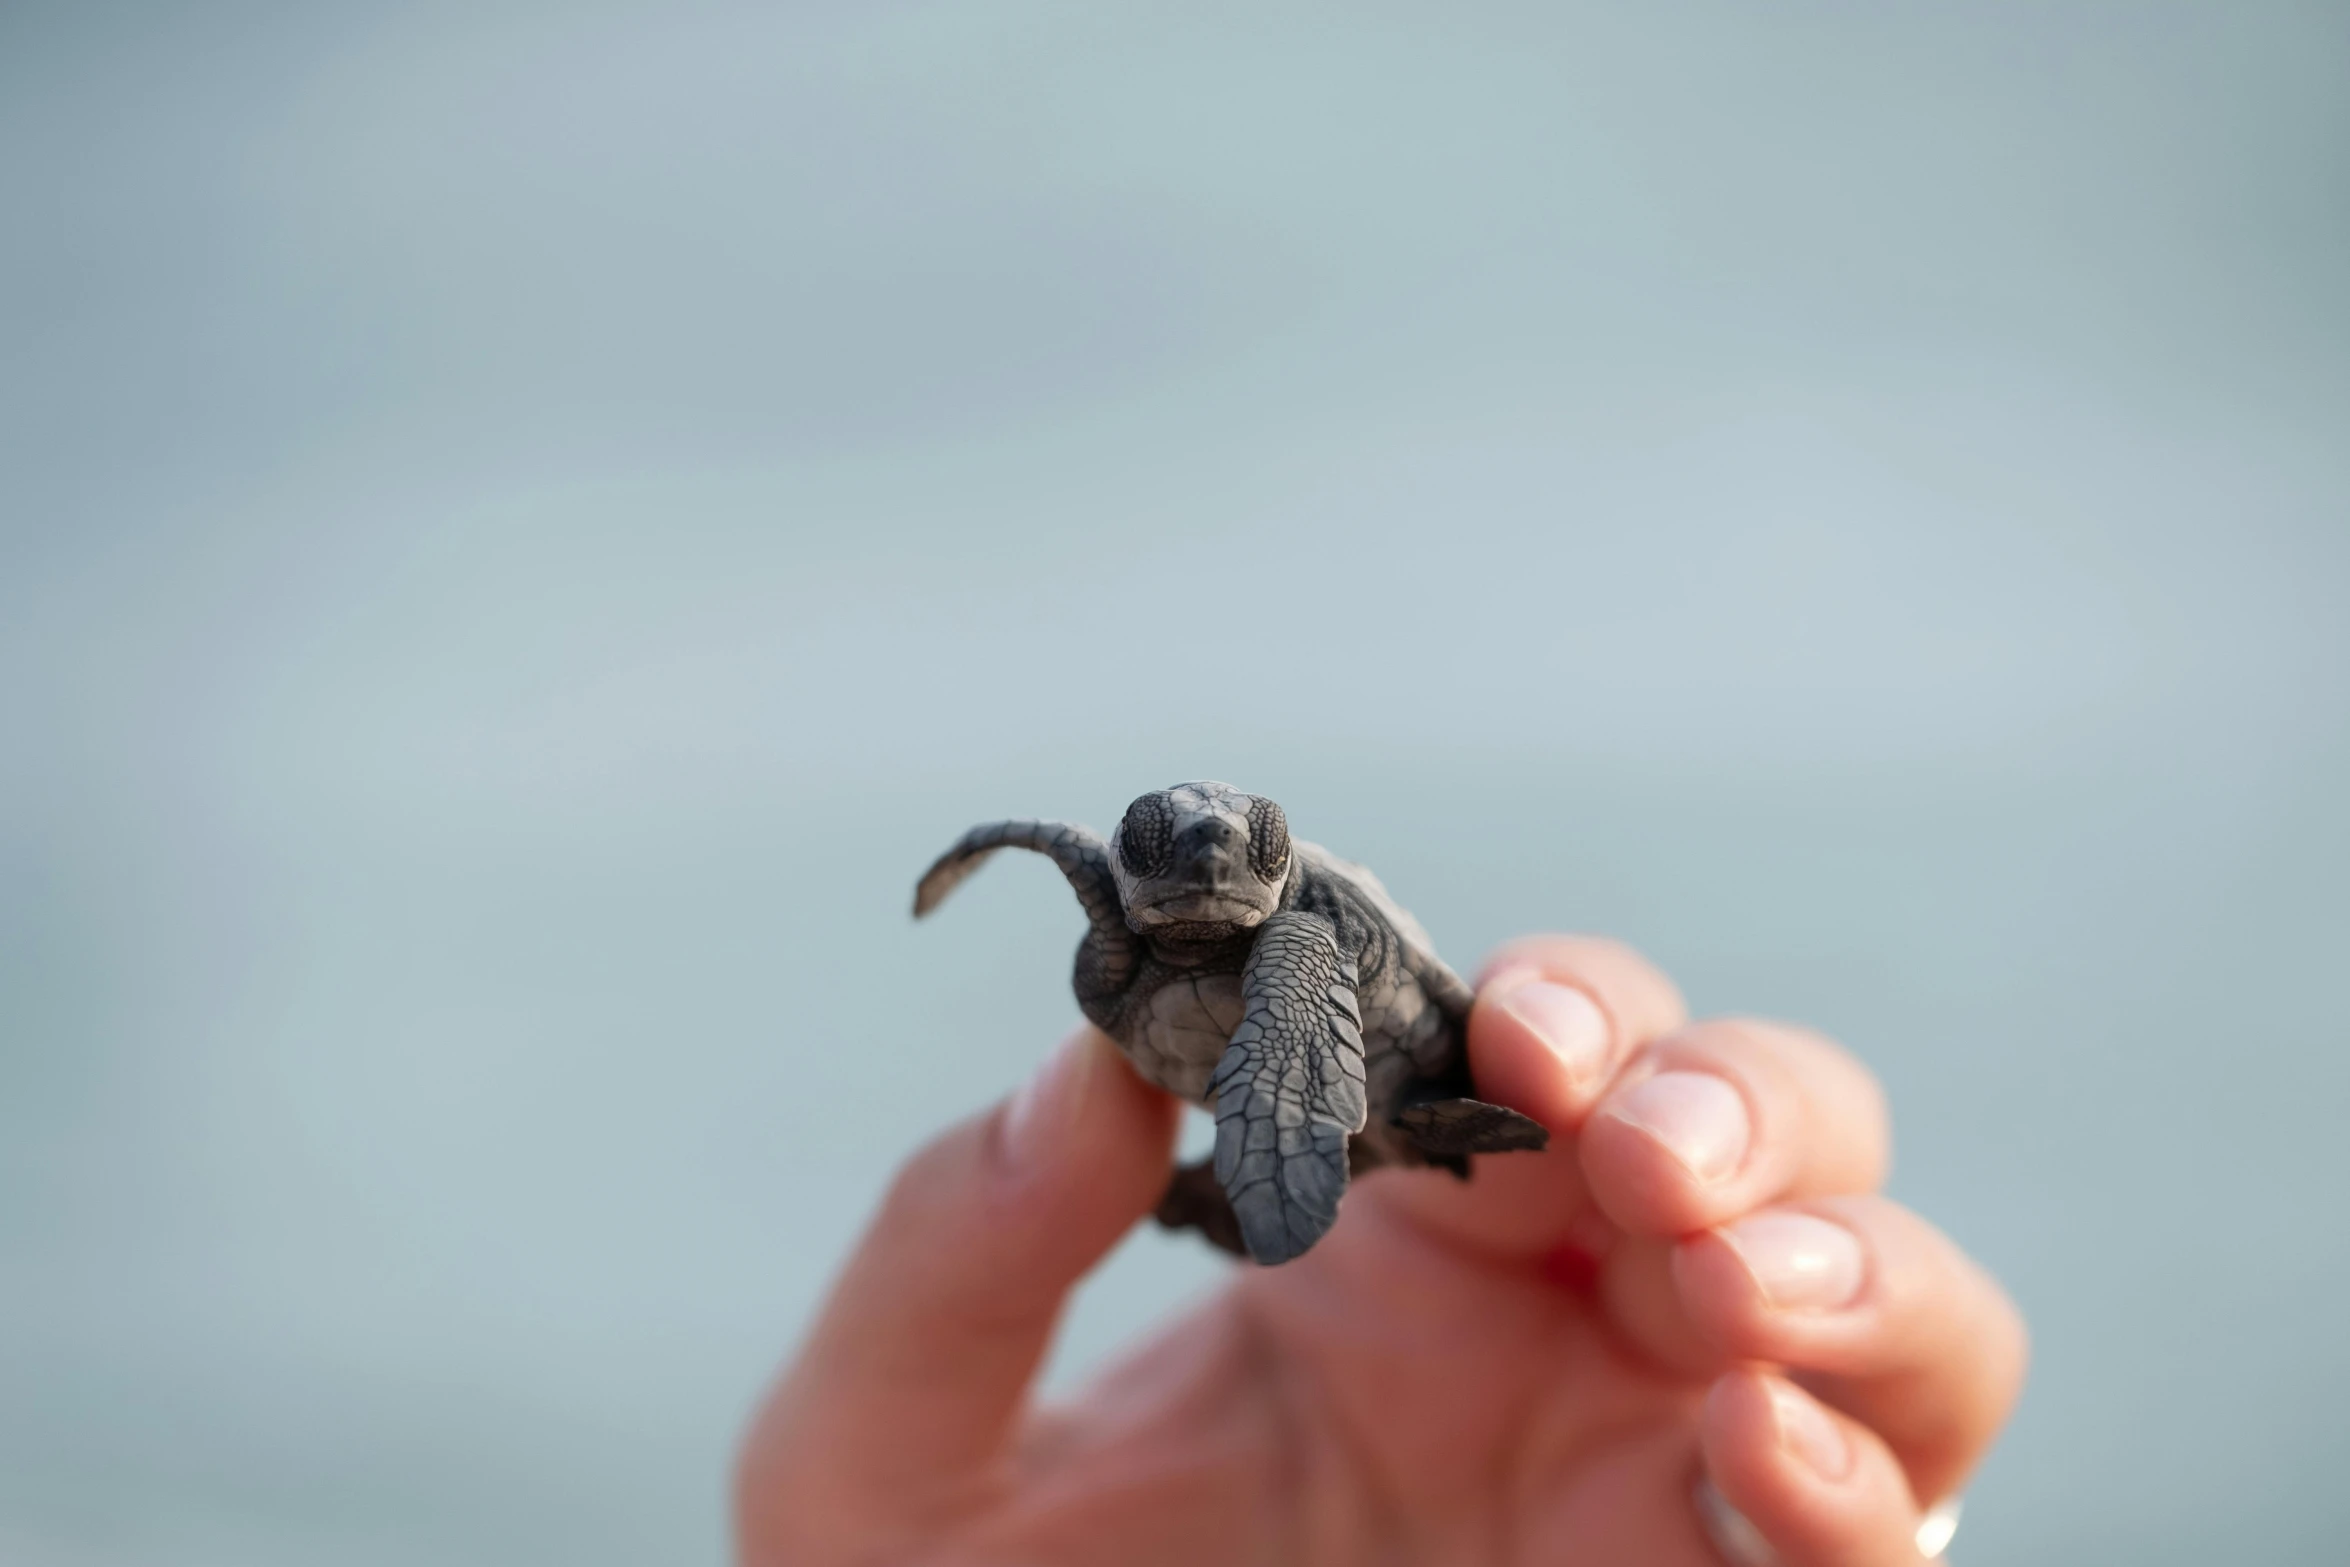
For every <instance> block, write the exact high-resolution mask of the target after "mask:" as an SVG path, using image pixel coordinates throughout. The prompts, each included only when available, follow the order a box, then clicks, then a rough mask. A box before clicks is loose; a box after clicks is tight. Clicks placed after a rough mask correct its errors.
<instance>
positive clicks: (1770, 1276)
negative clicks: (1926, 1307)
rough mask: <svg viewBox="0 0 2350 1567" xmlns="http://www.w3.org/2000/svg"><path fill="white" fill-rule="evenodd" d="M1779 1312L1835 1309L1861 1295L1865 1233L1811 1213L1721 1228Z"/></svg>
mask: <svg viewBox="0 0 2350 1567" xmlns="http://www.w3.org/2000/svg"><path fill="white" fill-rule="evenodd" d="M1717 1233H1718V1234H1719V1235H1720V1236H1721V1237H1722V1239H1723V1240H1725V1241H1727V1242H1728V1243H1729V1246H1730V1249H1731V1250H1732V1251H1734V1252H1736V1253H1737V1254H1738V1260H1739V1261H1740V1262H1743V1263H1745V1264H1746V1271H1747V1272H1748V1273H1750V1274H1752V1275H1753V1276H1754V1282H1755V1285H1756V1287H1757V1288H1759V1289H1760V1290H1761V1291H1762V1293H1763V1299H1764V1300H1765V1301H1767V1302H1769V1304H1770V1307H1771V1309H1772V1310H1774V1311H1833V1310H1835V1309H1837V1308H1838V1307H1840V1306H1849V1305H1851V1304H1852V1302H1853V1301H1854V1299H1855V1298H1857V1297H1858V1296H1859V1294H1860V1287H1861V1282H1862V1280H1863V1279H1864V1278H1865V1277H1866V1276H1867V1273H1868V1259H1867V1257H1865V1256H1864V1255H1863V1254H1862V1252H1861V1249H1860V1237H1859V1236H1857V1235H1855V1234H1853V1233H1852V1232H1851V1231H1850V1230H1848V1229H1846V1228H1845V1227H1844V1226H1843V1225H1841V1224H1837V1223H1834V1222H1832V1221H1830V1220H1827V1219H1819V1218H1814V1217H1813V1216H1812V1215H1810V1214H1808V1213H1758V1214H1755V1215H1754V1216H1753V1217H1751V1218H1746V1219H1741V1220H1739V1221H1738V1222H1737V1223H1736V1224H1733V1225H1730V1226H1728V1227H1727V1228H1725V1229H1722V1230H1720V1231H1718V1232H1717Z"/></svg>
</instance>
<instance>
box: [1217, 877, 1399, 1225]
mask: <svg viewBox="0 0 2350 1567" xmlns="http://www.w3.org/2000/svg"><path fill="white" fill-rule="evenodd" d="M1356 982H1357V975H1356V972H1355V966H1354V964H1353V963H1352V962H1351V961H1349V960H1348V958H1347V957H1346V955H1345V954H1344V953H1343V952H1341V951H1340V950H1339V945H1338V934H1337V931H1336V930H1335V929H1334V928H1333V927H1332V926H1331V924H1330V922H1329V921H1327V920H1324V919H1322V918H1320V917H1319V916H1317V915H1312V914H1299V913H1290V914H1276V915H1275V916H1273V918H1271V919H1269V920H1267V921H1266V922H1265V923H1264V925H1263V926H1262V927H1260V928H1259V930H1258V932H1257V939H1256V943H1255V945H1254V946H1253V947H1251V948H1250V950H1249V956H1248V963H1247V966H1246V967H1244V968H1243V969H1242V970H1241V976H1240V985H1241V1000H1242V1004H1243V1007H1244V1009H1245V1010H1244V1012H1243V1014H1242V1016H1241V1020H1240V1027H1239V1028H1238V1029H1237V1030H1235V1031H1234V1032H1233V1035H1232V1043H1231V1045H1230V1046H1229V1047H1227V1048H1226V1050H1225V1052H1224V1057H1223V1059H1222V1060H1221V1061H1219V1062H1218V1063H1217V1064H1216V1073H1215V1076H1214V1077H1213V1078H1211V1079H1210V1080H1209V1084H1208V1087H1209V1091H1210V1092H1211V1093H1212V1094H1213V1095H1214V1097H1215V1102H1216V1161H1215V1168H1216V1179H1217V1180H1218V1181H1219V1182H1220V1183H1222V1185H1223V1187H1224V1191H1225V1194H1226V1195H1227V1196H1228V1197H1229V1198H1230V1199H1231V1201H1232V1211H1233V1213H1234V1214H1235V1215H1236V1216H1237V1217H1238V1218H1239V1220H1240V1233H1241V1237H1242V1239H1243V1240H1244V1241H1245V1242H1246V1244H1247V1246H1248V1252H1249V1255H1250V1256H1252V1257H1254V1258H1255V1259H1256V1260H1257V1261H1258V1262H1260V1263H1265V1264H1272V1263H1279V1262H1287V1261H1289V1259H1290V1258H1292V1257H1295V1256H1297V1255H1298V1254H1300V1253H1301V1252H1303V1251H1304V1250H1305V1249H1306V1248H1307V1247H1309V1246H1311V1245H1313V1244H1314V1242H1316V1241H1318V1240H1320V1239H1321V1238H1322V1236H1323V1234H1324V1233H1325V1232H1327V1231H1328V1230H1329V1228H1330V1226H1331V1225H1332V1224H1334V1223H1336V1222H1337V1219H1338V1200H1339V1198H1341V1197H1342V1196H1344V1195H1345V1194H1346V1170H1347V1159H1346V1147H1347V1139H1348V1138H1349V1137H1351V1136H1352V1135H1353V1134H1354V1133H1356V1132H1359V1131H1361V1130H1362V1129H1363V1123H1364V1120H1365V1118H1366V1113H1367V1109H1368V1100H1367V1098H1366V1095H1365V1092H1364V1084H1363V1035H1362V1012H1361V1009H1360V1007H1359V1006H1358V1004H1357V1002H1356V1000H1355V985H1356Z"/></svg>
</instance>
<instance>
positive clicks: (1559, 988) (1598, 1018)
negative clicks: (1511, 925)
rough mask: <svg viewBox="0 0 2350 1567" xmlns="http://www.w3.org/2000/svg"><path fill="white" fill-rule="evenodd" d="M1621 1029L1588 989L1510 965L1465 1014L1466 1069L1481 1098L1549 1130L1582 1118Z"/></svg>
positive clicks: (1617, 1050) (1616, 1049)
mask: <svg viewBox="0 0 2350 1567" xmlns="http://www.w3.org/2000/svg"><path fill="white" fill-rule="evenodd" d="M1621 1041H1622V1034H1621V1031H1620V1030H1619V1029H1618V1028H1617V1027H1616V1023H1615V1020H1614V1019H1613V1018H1612V1017H1610V1016H1609V1015H1608V1011H1607V1009H1606V1008H1605V1007H1604V1006H1602V1005H1601V1004H1600V1003H1599V1001H1598V1000H1597V999H1596V998H1595V997H1594V996H1593V995H1592V994H1591V992H1590V991H1588V990H1587V989H1584V988H1583V987H1581V986H1579V985H1577V984H1574V983H1572V982H1571V981H1564V980H1559V979H1554V978H1551V977H1550V976H1548V975H1545V974H1543V973H1542V972H1541V971H1539V970H1536V969H1524V968H1521V969H1511V970H1508V971H1505V972H1504V973H1502V974H1501V975H1499V976H1497V977H1496V978H1495V979H1494V980H1493V981H1492V982H1491V983H1489V984H1488V985H1487V986H1486V988H1485V989H1483V990H1482V991H1480V992H1479V993H1478V996H1477V1004H1476V1006H1475V1007H1474V1008H1472V1009H1471V1011H1470V1013H1469V1028H1468V1050H1469V1070H1470V1072H1471V1074H1472V1075H1473V1076H1474V1077H1475V1079H1476V1082H1477V1090H1478V1093H1479V1095H1480V1096H1481V1097H1484V1098H1487V1099H1490V1100H1492V1101H1493V1102H1494V1103H1496V1104H1504V1105H1508V1106H1509V1107H1510V1108H1511V1109H1513V1110H1518V1111H1521V1112H1523V1113H1524V1114H1526V1115H1530V1116H1532V1117H1533V1118H1534V1119H1535V1120H1537V1121H1540V1122H1541V1123H1542V1124H1543V1125H1544V1126H1546V1127H1548V1128H1550V1130H1551V1131H1552V1132H1554V1133H1564V1132H1571V1131H1573V1130H1574V1129H1575V1128H1576V1127H1578V1126H1580V1125H1582V1124H1583V1120H1584V1118H1585V1117H1586V1116H1588V1115H1589V1114H1590V1113H1591V1107H1592V1105H1593V1104H1594V1103H1596V1102H1597V1101H1598V1098H1599V1096H1600V1094H1601V1092H1602V1091H1603V1090H1604V1089H1605V1088H1606V1086H1607V1080H1608V1076H1609V1074H1610V1073H1611V1072H1612V1071H1613V1070H1614V1067H1615V1064H1616V1062H1617V1060H1618V1059H1619V1058H1620V1056H1621V1054H1622V1049H1621Z"/></svg>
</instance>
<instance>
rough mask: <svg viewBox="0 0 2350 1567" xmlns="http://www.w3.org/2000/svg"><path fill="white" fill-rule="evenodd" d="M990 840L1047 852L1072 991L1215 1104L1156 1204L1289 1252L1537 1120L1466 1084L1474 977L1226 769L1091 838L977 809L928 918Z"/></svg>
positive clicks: (1184, 1218)
mask: <svg viewBox="0 0 2350 1567" xmlns="http://www.w3.org/2000/svg"><path fill="white" fill-rule="evenodd" d="M998 849H1033V850H1034V851H1036V852H1037V853H1039V854H1045V855H1050V856H1051V857H1052V861H1053V863H1054V864H1056V865H1058V866H1059V867H1060V868H1061V874H1062V875H1064V876H1066V877H1067V878H1068V879H1069V884H1070V886H1072V887H1074V888H1075V889H1076V890H1077V901H1078V902H1079V903H1080V904H1082V905H1084V908H1085V917H1086V921H1087V924H1088V926H1089V928H1088V929H1087V931H1086V933H1085V939H1084V940H1083V941H1081V942H1079V943H1078V946H1077V972H1076V976H1075V979H1076V988H1077V1004H1078V1006H1079V1007H1081V1008H1082V1009H1083V1010H1084V1012H1085V1015H1086V1016H1087V1017H1088V1018H1091V1019H1092V1020H1093V1021H1094V1023H1095V1024H1096V1025H1097V1026H1099V1027H1100V1028H1101V1030H1102V1031H1103V1032H1104V1033H1106V1034H1108V1035H1109V1036H1110V1037H1111V1038H1112V1039H1114V1040H1116V1041H1117V1043H1118V1048H1119V1049H1121V1050H1123V1051H1124V1052H1125V1054H1126V1058H1127V1059H1128V1060H1129V1061H1131V1062H1133V1063H1134V1066H1135V1069H1136V1070H1137V1071H1139V1072H1140V1073H1141V1074H1142V1075H1143V1077H1144V1078H1145V1079H1147V1080H1148V1081H1150V1082H1152V1083H1154V1084H1156V1085H1157V1086H1159V1087H1160V1088H1163V1089H1165V1090H1166V1091H1167V1092H1169V1093H1171V1094H1173V1095H1175V1096H1176V1097H1177V1098H1179V1099H1183V1100H1187V1101H1189V1102H1191V1103H1193V1104H1198V1105H1203V1106H1205V1107H1207V1108H1208V1109H1209V1110H1211V1111H1213V1112H1214V1114H1215V1117H1216V1152H1215V1157H1214V1158H1212V1159H1208V1160H1203V1161H1201V1162H1200V1163H1198V1164H1194V1165H1185V1166H1183V1167H1181V1168H1179V1169H1177V1170H1176V1171H1175V1173H1174V1177H1173V1179H1172V1180H1171V1181H1170V1182H1169V1184H1168V1187H1167V1194H1166V1196H1165V1197H1163V1198H1161V1199H1160V1202H1159V1206H1158V1213H1157V1217H1158V1220H1159V1222H1160V1223H1161V1224H1164V1225H1167V1226H1168V1227H1170V1228H1173V1229H1182V1228H1185V1227H1194V1228H1197V1229H1198V1230H1199V1231H1200V1232H1201V1233H1202V1234H1204V1235H1205V1236H1207V1238H1208V1239H1209V1240H1211V1241H1213V1242H1215V1243H1216V1244H1217V1245H1219V1246H1222V1247H1224V1248H1225V1249H1226V1250H1228V1251H1234V1252H1245V1253H1246V1254H1247V1255H1248V1256H1250V1257H1253V1258H1255V1259H1256V1260H1257V1261H1258V1262H1260V1263H1278V1262H1287V1261H1289V1260H1290V1259H1291V1258H1293V1257H1296V1256H1298V1255H1300V1254H1302V1253H1303V1252H1304V1251H1305V1250H1306V1249H1307V1248H1308V1247H1310V1246H1312V1245H1313V1244H1314V1242H1316V1241H1318V1240H1320V1239H1321V1238H1322V1236H1323V1235H1324V1234H1325V1233H1327V1232H1328V1230H1329V1228H1330V1226H1331V1225H1332V1224H1333V1223H1335V1222H1336V1220H1337V1218H1338V1203H1339V1199H1340V1198H1341V1197H1342V1196H1344V1195H1345V1193H1346V1183H1347V1178H1348V1176H1349V1175H1350V1174H1360V1173H1361V1172H1363V1171H1365V1170H1370V1169H1376V1168H1378V1167H1379V1166H1382V1165H1431V1164H1432V1165H1439V1166H1442V1167H1443V1168H1445V1169H1448V1170H1450V1171H1452V1172H1453V1173H1454V1174H1455V1175H1459V1176H1463V1177H1465V1176H1466V1175H1467V1174H1468V1173H1469V1155H1471V1154H1477V1153H1501V1152H1506V1151H1509V1150H1512V1149H1521V1148H1540V1147H1542V1146H1543V1145H1544V1143H1545V1142H1547V1141H1548V1134H1547V1133H1546V1132H1544V1130H1543V1129H1542V1127H1541V1126H1540V1125H1539V1124H1538V1123H1536V1122H1535V1121H1532V1120H1530V1119H1528V1118H1527V1117H1525V1116H1523V1115H1520V1114H1519V1113H1518V1112H1517V1111H1515V1110H1508V1109H1504V1108H1503V1107H1502V1106H1500V1105H1493V1104H1486V1103H1484V1102H1483V1101H1482V1100H1479V1099H1478V1098H1476V1097H1475V1088H1474V1085H1472V1084H1471V1082H1470V1081H1469V1067H1468V1057H1467V1054H1466V1051H1465V1048H1464V1044H1463V1026H1464V1024H1465V1023H1466V1021H1467V1019H1468V1014H1469V1002H1470V999H1471V995H1470V990H1469V987H1468V986H1467V985H1466V984H1464V983H1463V982H1462V980H1461V977H1460V976H1459V975H1457V974H1455V973H1454V972H1453V971H1452V970H1451V969H1449V968H1447V967H1445V966H1444V962H1443V960H1442V959H1440V958H1438V957H1437V956H1436V951H1435V948H1434V947H1432V946H1431V945H1430V944H1429V941H1428V936H1427V933H1426V932H1425V931H1423V930H1421V929H1420V925H1419V922H1418V921H1417V920H1415V919H1413V918H1412V917H1411V916H1410V915H1409V914H1407V913H1405V912H1404V911H1403V910H1402V909H1401V908H1399V907H1397V906H1396V903H1395V900H1394V899H1392V898H1390V897H1389V896H1388V895H1387V889H1386V888H1384V887H1382V886H1380V885H1379V879H1378V878H1377V877H1375V876H1373V875H1372V874H1371V873H1370V872H1369V871H1367V870H1365V869H1363V868H1362V867H1361V866H1359V865H1350V864H1348V863H1347V862H1346V861H1344V860H1342V859H1339V858H1338V857H1337V856H1336V855H1333V854H1331V853H1330V852H1329V851H1327V850H1325V849H1321V848H1318V847H1316V846H1315V845H1313V844H1310V843H1305V842H1302V841H1300V840H1297V839H1293V838H1291V837H1290V836H1289V824H1288V821H1287V819H1286V818H1284V817H1283V815H1282V813H1281V807H1280V806H1278V805H1275V804H1274V803H1273V802H1272V801H1271V800H1268V799H1266V798H1265V797H1264V796H1262V795H1255V794H1244V793H1242V792H1241V791H1240V790H1238V789H1235V788H1233V787H1232V786H1231V785H1230V784H1220V783H1186V784H1177V785H1175V786H1174V787H1173V788H1171V789H1159V790H1154V791H1153V792H1151V793H1149V794H1146V795H1144V796H1142V797H1141V798H1140V799H1138V800H1136V801H1135V802H1134V803H1133V804H1132V805H1130V806H1128V807H1127V808H1126V815H1125V817H1124V819H1123V820H1121V821H1120V822H1119V823H1118V829H1117V831H1115V832H1113V833H1112V834H1110V840H1109V842H1107V843H1104V842H1103V841H1102V840H1101V838H1100V837H1099V836H1097V835H1096V834H1094V833H1093V832H1090V831H1088V830H1087V829H1086V828H1083V827H1076V826H1071V825H1070V824H1068V823H1066V822H1036V821H1012V822H990V823H988V824H987V825H985V826H981V827H974V828H972V829H971V830H970V831H969V832H967V833H965V834H964V835H963V837H962V841H961V842H959V843H957V844H956V845H955V846H954V847H953V848H951V849H949V850H948V851H947V852H946V853H945V854H943V855H941V856H940V857H939V859H938V862H937V863H936V864H934V865H932V866H931V867H930V869H929V871H928V872H927V873H926V874H925V875H924V876H923V878H922V881H921V883H920V885H919V886H918V887H917V888H916V889H915V893H914V914H915V917H916V918H920V917H921V916H923V915H925V914H928V913H929V912H930V911H931V910H932V909H935V908H937V907H938V905H939V904H940V903H941V902H942V901H943V900H944V899H945V898H946V895H947V894H948V893H950V892H952V891H953V890H954V889H955V888H956V886H957V885H959V884H960V883H961V882H962V881H963V879H964V878H965V877H967V876H969V875H970V874H971V873H972V872H973V871H975V870H977V869H978V868H979V865H980V862H981V861H982V860H985V859H986V858H987V857H988V856H989V855H990V854H993V853H994V852H995V851H996V850H998Z"/></svg>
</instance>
